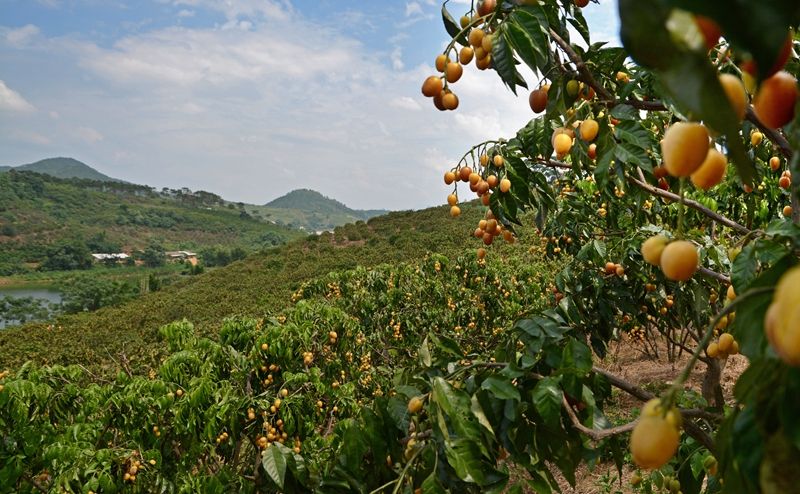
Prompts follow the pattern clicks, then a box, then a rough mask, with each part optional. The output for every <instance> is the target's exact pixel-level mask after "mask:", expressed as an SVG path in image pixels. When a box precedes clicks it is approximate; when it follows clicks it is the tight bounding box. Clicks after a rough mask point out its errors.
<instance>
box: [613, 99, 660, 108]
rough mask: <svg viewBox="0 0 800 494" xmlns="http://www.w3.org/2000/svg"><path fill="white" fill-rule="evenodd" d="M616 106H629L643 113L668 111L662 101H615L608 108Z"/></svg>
mask: <svg viewBox="0 0 800 494" xmlns="http://www.w3.org/2000/svg"><path fill="white" fill-rule="evenodd" d="M616 105H630V106H632V107H634V108H636V109H637V110H645V111H667V110H668V109H669V108H667V105H665V104H664V102H662V101H642V100H638V99H627V100H617V101H616V102H614V104H613V105H609V106H616Z"/></svg>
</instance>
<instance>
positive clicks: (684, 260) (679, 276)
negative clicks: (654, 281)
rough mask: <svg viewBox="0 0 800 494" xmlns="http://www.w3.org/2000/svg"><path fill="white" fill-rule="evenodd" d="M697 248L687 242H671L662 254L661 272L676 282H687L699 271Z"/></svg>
mask: <svg viewBox="0 0 800 494" xmlns="http://www.w3.org/2000/svg"><path fill="white" fill-rule="evenodd" d="M698 261H699V256H698V254H697V247H695V246H694V244H692V243H691V242H687V241H686V240H676V241H674V242H670V243H669V244H667V246H666V247H664V250H663V251H662V252H661V270H662V271H663V272H664V276H666V277H667V278H669V279H671V280H674V281H686V280H688V279H689V278H691V277H692V275H694V273H695V271H697V264H698Z"/></svg>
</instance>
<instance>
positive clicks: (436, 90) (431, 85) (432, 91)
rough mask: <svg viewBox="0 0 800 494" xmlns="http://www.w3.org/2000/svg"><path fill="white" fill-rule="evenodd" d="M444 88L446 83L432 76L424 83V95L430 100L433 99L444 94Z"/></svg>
mask: <svg viewBox="0 0 800 494" xmlns="http://www.w3.org/2000/svg"><path fill="white" fill-rule="evenodd" d="M443 87H444V83H443V82H442V78H441V77H439V76H435V75H432V76H430V77H428V78H427V79H425V82H423V83H422V94H423V95H425V96H427V97H428V98H433V97H434V96H436V95H437V94H440V93H441V92H442V88H443Z"/></svg>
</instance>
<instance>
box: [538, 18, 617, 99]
mask: <svg viewBox="0 0 800 494" xmlns="http://www.w3.org/2000/svg"><path fill="white" fill-rule="evenodd" d="M550 37H551V38H553V41H555V42H556V44H557V45H558V46H560V47H561V49H562V50H564V53H566V54H567V56H568V57H569V59H570V61H571V62H572V63H574V64H575V68H576V69H577V70H578V73H579V74H580V78H581V80H582V81H583V82H585V83H586V84H588V85H589V86H591V87H592V89H594V91H595V92H596V93H597V95H598V96H600V99H602V100H606V101H613V100H614V97H613V96H612V95H611V93H609V92H608V91H606V88H604V87H603V86H602V85H601V84H600V83H599V82H597V79H595V78H594V75H593V74H592V72H591V71H590V70H589V68H588V67H587V66H586V64H585V63H584V62H583V59H582V58H581V57H580V56H579V55H578V54H577V53H575V50H573V49H572V47H571V46H570V45H569V43H567V42H566V41H564V39H563V38H562V37H561V36H559V35H558V33H556V32H555V31H554V30H553V28H550Z"/></svg>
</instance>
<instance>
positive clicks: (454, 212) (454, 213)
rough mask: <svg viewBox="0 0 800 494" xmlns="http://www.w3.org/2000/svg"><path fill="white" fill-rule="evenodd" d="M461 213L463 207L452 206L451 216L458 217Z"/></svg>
mask: <svg viewBox="0 0 800 494" xmlns="http://www.w3.org/2000/svg"><path fill="white" fill-rule="evenodd" d="M460 214H461V208H460V207H458V206H453V207H451V208H450V216H452V217H453V218H458V216H459V215H460Z"/></svg>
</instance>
